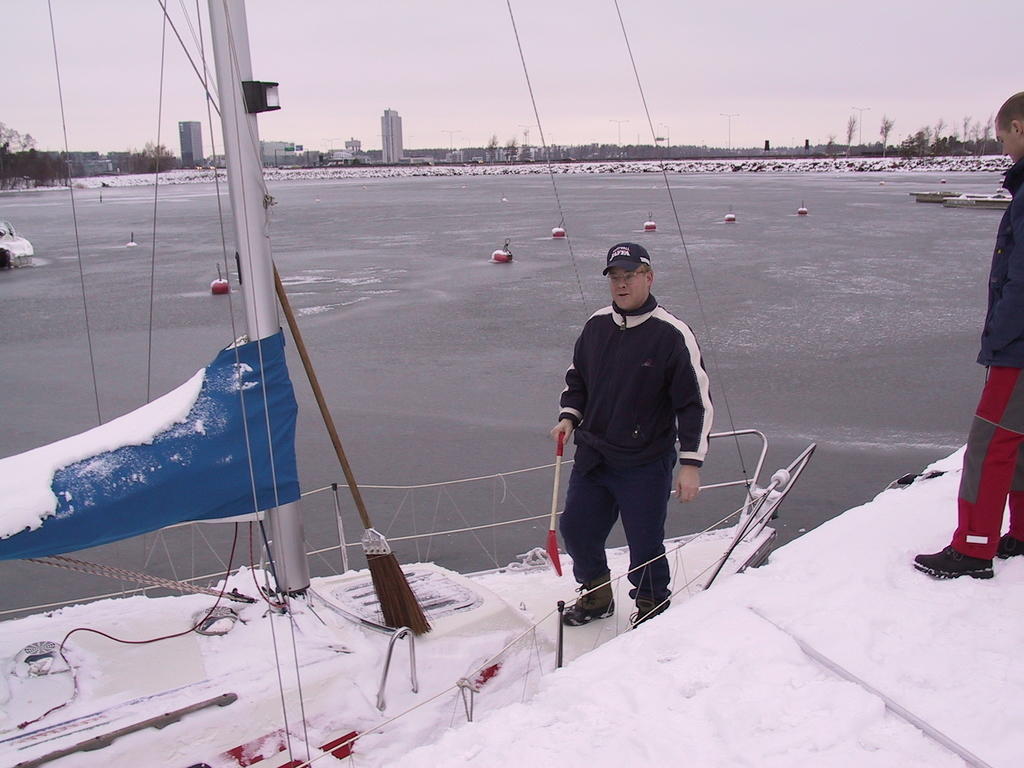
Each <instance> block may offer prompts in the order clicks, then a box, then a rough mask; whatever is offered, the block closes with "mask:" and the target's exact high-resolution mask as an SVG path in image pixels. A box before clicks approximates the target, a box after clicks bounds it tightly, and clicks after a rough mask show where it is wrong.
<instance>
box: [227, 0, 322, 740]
mask: <svg viewBox="0 0 1024 768" xmlns="http://www.w3.org/2000/svg"><path fill="white" fill-rule="evenodd" d="M223 4H224V10H223V13H224V19H225V24H226V25H227V31H228V35H227V38H228V42H229V45H228V53H229V61H230V68H231V72H232V75H233V77H232V80H233V82H236V83H240V81H241V79H242V78H241V66H240V63H239V57H238V50H237V48H236V46H235V34H234V30H233V29H232V18H231V14H230V12H229V11H228V8H227V3H226V2H224V3H223ZM239 87H240V86H239ZM232 101H234V100H232ZM234 124H235V125H234V127H235V142H236V143H235V146H236V147H238V148H239V150H240V151H245V149H244V148H245V147H246V146H248V149H249V151H250V152H252V153H254V154H255V156H256V158H257V163H256V165H255V167H256V168H257V169H259V175H258V177H257V179H256V180H257V181H258V183H259V186H260V188H261V189H262V191H263V201H262V202H263V211H264V220H263V222H262V225H261V227H260V231H261V234H262V235H263V236H264V237H265V238H266V240H267V244H266V248H267V255H268V258H270V261H271V267H272V264H273V259H272V257H271V254H270V237H269V233H267V231H266V230H267V228H268V223H269V221H268V220H269V210H270V206H271V205H273V197H272V196H271V195H270V193H269V190H268V189H267V185H266V179H265V178H264V177H263V172H262V157H261V153H260V145H259V141H258V137H257V135H256V125H255V121H254V120H252V121H251V120H249V119H248V116H247V114H243V115H241V116H240V118H238V119H236V120H235V121H234ZM240 125H244V126H245V127H246V129H247V132H248V139H249V141H248V144H247V145H246V144H243V142H242V137H241V135H240V129H239V126H240ZM240 187H241V188H240V189H239V190H238V192H239V196H240V206H239V207H240V208H241V210H240V211H235V212H234V213H235V216H236V217H238V216H242V217H243V218H244V226H243V227H242V228H241V229H242V232H243V233H244V236H245V238H246V248H245V249H244V251H245V256H246V260H247V262H248V263H247V265H246V266H247V267H248V268H249V269H248V274H249V275H252V274H253V271H254V270H253V269H252V255H253V251H252V241H251V239H250V238H251V236H252V226H251V224H252V222H250V221H249V220H248V205H247V204H246V189H245V184H241V185H240ZM254 303H255V304H256V305H257V306H256V307H254V308H253V312H254V316H255V311H256V309H257V308H258V305H259V303H258V302H254ZM276 304H277V303H276V301H275V303H274V306H275V307H276ZM273 320H274V322H275V323H276V324H278V325H279V324H280V323H279V316H278V315H277V314H276V312H275V316H274V318H273ZM256 322H257V326H258V328H260V327H262V326H261V324H260V323H259V318H256ZM250 330H252V329H250ZM256 344H257V352H258V355H259V360H260V376H261V379H262V381H261V384H262V385H263V386H262V387H261V389H262V391H263V406H264V421H265V428H266V432H267V441H268V447H269V459H270V473H271V481H272V488H273V492H274V508H275V509H277V508H279V506H280V505H279V497H278V487H277V470H276V463H275V456H274V449H273V445H274V443H273V431H272V429H271V424H270V411H269V405H268V403H267V388H266V380H265V375H266V366H265V365H264V360H263V345H262V341H261V340H260V339H256ZM236 355H237V352H236ZM236 360H237V357H236ZM239 397H240V398H241V400H242V403H243V412H244V400H245V397H244V391H243V389H242V388H241V387H240V388H239ZM243 424H244V425H246V429H245V439H246V448H247V451H246V452H247V454H248V460H249V473H250V480H251V484H252V493H253V508H254V509H258V508H259V505H258V503H257V497H256V486H255V475H254V470H253V462H252V455H251V453H252V452H251V447H250V443H249V434H248V426H247V424H246V420H245V419H243ZM260 531H261V532H262V533H263V545H264V548H265V550H266V552H267V556H268V558H270V557H271V556H272V553H271V551H270V546H269V542H268V541H267V538H266V532H265V530H264V527H263V524H262V522H261V523H260ZM275 583H276V584H277V585H278V589H279V590H280V591H281V594H282V599H283V600H284V603H285V605H286V607H287V613H286V615H287V616H288V622H289V628H290V630H291V639H292V647H293V650H294V652H293V654H292V659H293V661H294V665H293V666H294V669H293V672H294V676H295V681H296V686H297V693H298V699H299V710H300V715H301V725H302V730H303V738H304V740H305V743H306V745H307V749H308V744H309V734H308V732H307V727H308V726H307V718H306V703H305V696H304V695H303V690H302V675H301V670H300V667H299V657H298V648H297V643H298V641H297V637H296V634H297V630H296V626H295V615H294V611H293V610H292V607H291V596H290V595H289V594H288V593H287V592H286V591H284V589H283V588H282V585H281V582H280V581H278V580H277V578H276V574H275ZM273 642H274V654H275V660H276V661H277V663H278V665H280V661H279V657H278V654H277V639H276V633H275V635H274V641H273ZM278 680H279V685H280V686H281V699H282V706H283V707H284V710H285V711H284V717H285V731H286V734H287V732H288V727H287V706H286V704H285V698H284V687H283V682H282V679H281V677H280V669H279V673H278ZM287 743H288V751H289V756H290V757H291V758H292V759H294V755H293V754H292V745H291V738H290V736H289V737H287ZM308 758H309V754H308V752H307V759H308Z"/></svg>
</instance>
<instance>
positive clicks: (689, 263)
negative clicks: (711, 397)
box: [612, 0, 747, 478]
mask: <svg viewBox="0 0 1024 768" xmlns="http://www.w3.org/2000/svg"><path fill="white" fill-rule="evenodd" d="M612 2H613V3H614V4H615V13H616V14H617V15H618V17H619V27H620V28H621V29H622V38H623V40H624V41H625V43H626V51H627V52H628V53H629V61H630V64H631V65H632V67H633V76H634V77H635V78H636V87H637V89H638V90H639V91H640V101H641V103H642V104H643V107H644V114H645V115H646V117H647V125H648V127H649V128H650V131H651V138H652V139H653V140H654V144H657V143H658V142H657V136H658V135H657V133H656V132H655V130H654V121H653V120H652V119H651V110H650V108H649V107H648V106H647V96H646V94H645V93H644V86H643V83H642V82H641V81H640V70H639V69H638V68H637V66H636V58H634V56H633V48H632V46H631V45H630V44H629V34H628V33H627V32H626V23H625V21H623V19H622V11H621V10H620V9H619V0H612ZM659 165H660V166H661V176H662V179H663V180H664V182H665V191H666V192H667V193H668V199H669V202H670V203H671V204H672V215H673V217H674V218H675V222H676V230H677V231H678V232H679V242H680V243H682V246H683V255H684V256H685V257H686V268H687V270H688V271H689V274H690V282H691V283H692V284H693V293H694V296H695V297H696V300H697V311H698V313H699V314H700V319H701V323H702V324H703V326H704V334H705V338H706V339H707V340H708V344H707V348H708V351H709V352H711V353H712V354H709V355H707V357H709V358H710V362H711V364H712V367H713V368H714V372H715V378H716V379H717V380H718V382H719V384H718V386H719V389H720V390H721V392H722V404H723V405H724V406H725V414H726V418H727V419H728V420H729V429H730V430H731V431H733V432H735V431H736V427H735V424H734V422H733V418H732V409H731V408H730V406H729V395H728V390H727V388H726V386H725V377H724V376H722V375H721V366H719V365H718V360H717V355H715V354H713V350H714V346H715V345H714V344H713V343H712V338H713V336H712V334H711V324H710V323H709V322H708V316H707V312H705V310H704V299H703V297H702V296H701V292H700V286H699V285H698V284H697V275H696V272H695V271H694V268H693V260H692V259H691V258H690V250H689V248H687V246H686V237H685V236H684V235H683V225H682V222H681V221H680V219H679V209H678V208H677V207H676V200H675V196H674V195H673V194H672V185H671V184H670V183H669V180H668V170H667V169H666V167H665V159H664V157H662V158H661V160H660V162H659ZM735 443H736V453H737V454H738V456H739V461H740V468H741V471H742V472H743V477H744V478H745V477H747V467H746V463H745V461H744V459H743V451H742V450H740V442H739V436H736V437H735Z"/></svg>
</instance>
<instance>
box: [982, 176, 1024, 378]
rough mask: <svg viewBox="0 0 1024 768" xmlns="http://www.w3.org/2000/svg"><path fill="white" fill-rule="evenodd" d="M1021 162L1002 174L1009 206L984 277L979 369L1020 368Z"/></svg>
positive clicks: (1023, 353)
mask: <svg viewBox="0 0 1024 768" xmlns="http://www.w3.org/2000/svg"><path fill="white" fill-rule="evenodd" d="M1022 182H1024V159H1021V160H1018V161H1017V162H1016V163H1014V164H1013V166H1012V167H1011V168H1010V170H1009V171H1007V172H1006V181H1005V182H1004V184H1003V186H1005V187H1006V188H1007V189H1008V190H1010V193H1011V194H1012V195H1013V202H1012V203H1010V206H1009V207H1008V208H1007V209H1006V212H1005V213H1004V214H1003V218H1002V221H1000V222H999V231H998V232H997V233H996V248H995V252H994V253H993V254H992V270H991V272H989V276H988V312H987V313H986V315H985V329H984V330H983V331H982V334H981V352H980V353H979V354H978V362H979V363H981V364H982V365H999V366H1006V367H1008V368H1024V193H1022V194H1017V192H1018V190H1019V189H1020V186H1021V183H1022Z"/></svg>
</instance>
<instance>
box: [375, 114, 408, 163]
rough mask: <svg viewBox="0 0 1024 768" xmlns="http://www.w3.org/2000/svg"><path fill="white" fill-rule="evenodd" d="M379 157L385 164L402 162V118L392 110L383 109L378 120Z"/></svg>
mask: <svg viewBox="0 0 1024 768" xmlns="http://www.w3.org/2000/svg"><path fill="white" fill-rule="evenodd" d="M380 135H381V149H382V154H381V157H382V159H383V161H384V162H385V163H397V162H400V161H401V160H402V157H403V155H402V118H400V117H399V116H398V113H397V112H396V111H395V110H393V109H385V110H384V116H383V117H382V118H381V119H380Z"/></svg>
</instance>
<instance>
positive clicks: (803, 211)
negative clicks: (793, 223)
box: [796, 203, 807, 216]
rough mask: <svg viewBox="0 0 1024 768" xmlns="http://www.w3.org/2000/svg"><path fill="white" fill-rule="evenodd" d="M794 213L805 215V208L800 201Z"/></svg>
mask: <svg viewBox="0 0 1024 768" xmlns="http://www.w3.org/2000/svg"><path fill="white" fill-rule="evenodd" d="M796 215H797V216H806V215H807V209H806V208H805V207H804V204H803V203H800V207H799V208H797V209H796Z"/></svg>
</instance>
